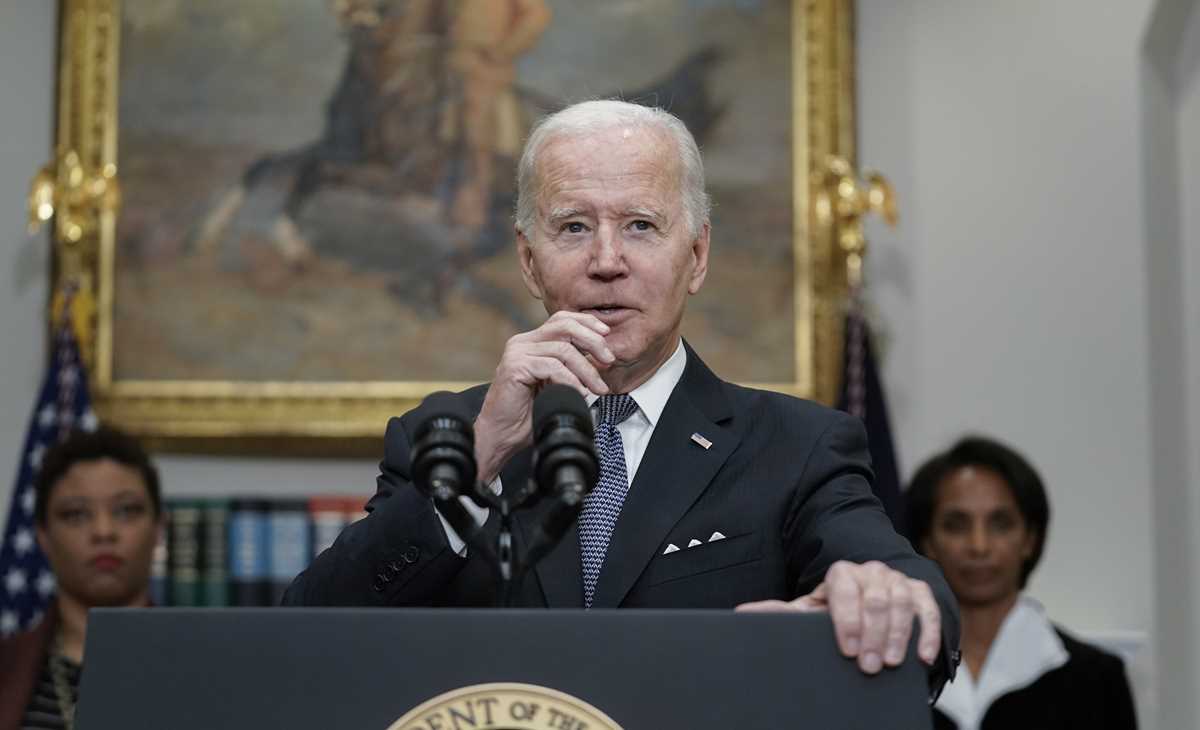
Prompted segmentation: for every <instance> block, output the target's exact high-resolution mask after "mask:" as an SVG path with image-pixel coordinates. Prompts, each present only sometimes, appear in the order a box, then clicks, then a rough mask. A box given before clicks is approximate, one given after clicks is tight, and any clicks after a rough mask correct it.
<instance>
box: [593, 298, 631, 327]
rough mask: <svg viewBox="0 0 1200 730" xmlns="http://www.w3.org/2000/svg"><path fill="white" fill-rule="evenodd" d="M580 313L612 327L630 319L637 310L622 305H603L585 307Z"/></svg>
mask: <svg viewBox="0 0 1200 730" xmlns="http://www.w3.org/2000/svg"><path fill="white" fill-rule="evenodd" d="M579 311H581V312H583V313H585V314H590V315H592V316H594V317H596V318H597V319H599V320H600V321H601V322H603V323H604V324H607V325H609V326H610V327H611V326H612V325H615V324H620V323H621V322H623V321H625V320H626V319H628V318H629V317H630V316H632V315H633V313H634V311H635V310H633V309H631V308H629V307H626V306H622V305H620V304H614V303H603V304H598V305H596V306H594V307H584V308H583V309H580V310H579Z"/></svg>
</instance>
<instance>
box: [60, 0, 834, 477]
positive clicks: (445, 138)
mask: <svg viewBox="0 0 1200 730" xmlns="http://www.w3.org/2000/svg"><path fill="white" fill-rule="evenodd" d="M851 10H852V9H851V4H850V1H849V0H652V1H648V0H636V1H634V0H612V1H608V2H603V3H578V2H574V0H256V2H253V3H245V2H240V1H239V0H207V1H206V2H204V3H192V2H184V1H183V0H63V3H62V13H61V62H60V65H61V70H60V89H59V118H58V135H57V140H58V149H57V160H58V165H59V166H60V167H61V166H62V165H63V164H65V162H64V160H65V161H67V162H70V163H71V164H76V165H77V166H78V167H79V168H80V170H81V174H82V175H83V176H84V179H91V178H98V179H105V180H109V181H111V183H112V184H111V185H110V190H109V193H110V194H109V195H107V196H106V197H104V198H103V199H99V198H98V199H97V200H95V201H93V203H91V204H89V205H87V206H84V210H83V211H82V212H78V215H77V216H76V220H78V221H79V226H78V227H77V228H76V229H75V230H73V231H71V232H70V233H69V234H68V233H65V232H64V231H63V227H62V226H61V225H60V226H58V238H59V247H60V257H59V260H60V267H63V266H65V267H68V268H70V267H78V268H79V269H80V272H79V273H80V274H81V275H82V276H83V277H84V279H85V280H86V281H88V282H90V283H91V284H92V285H93V286H94V288H95V293H96V301H97V307H96V312H95V317H94V321H93V322H91V324H90V329H91V334H90V336H89V337H87V338H86V342H85V345H86V347H85V350H86V353H85V357H86V359H87V360H88V361H89V362H90V363H91V370H90V372H91V375H92V380H93V388H94V392H95V400H96V405H97V409H98V411H99V412H100V414H101V416H102V417H103V418H106V419H108V420H110V421H112V422H114V423H116V424H118V425H121V426H123V427H125V428H127V429H129V430H130V431H132V432H134V433H137V434H139V435H141V436H143V437H146V438H149V439H151V440H152V441H155V442H157V443H158V444H159V445H160V446H161V445H164V444H165V445H166V446H168V447H175V448H182V449H186V450H196V449H199V450H208V449H211V448H218V449H221V450H223V451H229V450H230V449H232V450H234V451H238V450H260V449H259V447H260V446H263V445H266V446H267V447H269V448H272V449H278V448H285V449H286V448H287V446H288V445H291V446H293V447H295V448H297V449H302V450H304V451H306V452H313V451H345V449H346V448H351V449H352V450H356V451H366V452H369V453H374V452H375V451H377V448H378V446H377V444H378V439H379V436H380V435H381V434H382V432H383V428H384V425H385V422H386V419H387V418H388V417H389V416H391V415H395V414H399V413H402V412H404V411H405V410H407V409H408V408H410V407H411V406H412V405H413V404H414V403H415V402H416V401H418V400H419V399H421V398H422V397H423V396H424V395H426V394H428V393H429V392H431V391H434V390H442V389H460V388H464V387H467V386H469V385H472V384H474V383H479V382H483V381H486V380H487V379H488V378H489V377H490V375H491V372H492V370H493V369H494V367H495V363H496V361H497V360H498V358H499V355H500V353H501V351H502V349H503V346H504V343H505V341H506V340H507V339H508V338H509V337H510V336H512V335H513V334H515V333H517V332H520V331H524V330H527V329H530V328H532V327H534V326H536V325H537V324H538V323H539V322H540V321H541V320H542V318H543V317H544V316H545V312H544V311H542V310H541V308H540V303H539V302H537V301H536V300H534V299H533V298H532V297H530V296H529V295H528V294H527V292H526V291H525V289H524V286H523V284H522V283H521V279H520V275H519V271H518V267H517V260H516V255H515V242H514V237H513V233H512V208H513V198H514V188H515V185H514V182H513V180H514V170H515V159H516V157H517V156H518V155H519V151H520V148H521V144H522V142H523V139H524V136H525V135H526V133H527V132H528V130H529V128H530V125H531V124H532V123H533V122H534V121H535V120H536V119H537V118H538V117H539V116H541V115H544V114H546V113H548V112H552V111H554V110H555V109H558V108H561V107H562V106H563V105H565V104H567V103H570V102H573V101H579V100H584V99H589V98H608V97H619V98H624V99H627V100H630V101H635V102H639V103H647V104H652V105H657V106H662V107H664V108H666V109H668V110H670V111H672V112H673V113H675V114H676V115H677V116H679V117H680V118H681V119H683V121H684V122H685V123H686V124H687V125H688V127H689V128H690V129H691V130H692V132H693V133H694V134H695V136H696V137H697V140H698V141H699V143H700V146H701V149H702V151H703V154H704V158H705V165H706V173H707V178H708V185H709V192H710V194H711V195H712V197H713V200H714V208H713V215H712V225H713V234H712V241H713V246H712V254H711V256H712V260H711V265H710V271H709V276H708V280H707V282H706V283H705V286H704V288H703V290H702V291H701V292H700V294H699V295H697V296H696V297H694V298H693V300H692V301H691V302H689V306H688V311H687V315H686V317H685V321H684V335H685V337H687V338H688V340H689V341H690V342H691V343H693V344H694V345H695V347H696V349H697V350H698V351H699V352H701V353H703V354H704V357H705V359H706V360H707V361H708V363H709V364H710V365H711V366H713V368H714V369H715V370H716V372H718V373H721V374H722V376H724V377H725V378H727V379H731V380H735V381H738V382H743V383H748V384H753V385H756V386H760V387H767V388H772V389H775V390H780V391H784V392H788V393H793V394H796V395H800V396H805V397H812V398H816V399H819V400H824V401H829V400H831V399H832V398H833V397H834V394H835V392H836V389H837V384H838V370H839V367H840V347H841V339H842V332H841V327H842V324H841V323H842V308H841V301H840V296H841V294H842V292H843V287H844V282H843V279H844V274H843V273H842V271H841V268H840V267H841V266H842V263H841V261H840V260H839V258H838V257H839V253H838V251H837V244H836V241H835V237H834V233H833V232H832V231H826V230H824V229H822V228H820V227H819V226H817V225H816V224H815V218H814V214H813V212H812V208H813V205H812V201H813V196H814V186H815V185H817V184H818V182H817V181H818V178H819V177H820V176H819V175H818V170H819V168H820V166H821V165H823V164H824V160H825V159H826V158H827V157H828V156H829V155H833V154H838V155H841V156H843V157H847V158H850V159H852V158H853V154H854V149H853V136H854V135H853V96H852V91H853V83H852V80H853V53H852V48H853V44H852V33H851V26H852V18H851ZM58 174H59V176H60V177H61V176H62V174H63V173H62V171H61V170H60V171H59V173H58ZM88 176H91V177H90V178H89V177H88ZM118 186H119V188H118ZM117 189H119V191H120V196H119V202H118V200H117V197H118V196H116V195H115V194H112V193H113V192H114V191H115V190H117ZM60 215H61V214H60Z"/></svg>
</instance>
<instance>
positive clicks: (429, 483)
mask: <svg viewBox="0 0 1200 730" xmlns="http://www.w3.org/2000/svg"><path fill="white" fill-rule="evenodd" d="M412 415H413V418H415V419H417V426H416V428H415V429H413V447H412V476H413V483H414V484H415V485H416V487H417V489H419V490H421V492H422V493H424V494H427V495H429V496H431V497H433V498H434V499H436V500H439V501H445V500H448V499H451V498H453V497H456V496H458V495H460V494H464V493H466V492H468V491H470V490H471V489H472V488H473V487H474V484H475V469H476V465H475V430H474V426H473V424H472V422H473V420H474V419H473V418H472V416H471V413H470V411H469V410H468V409H467V408H466V406H465V405H464V404H463V402H462V398H461V397H459V396H457V395H455V394H454V393H447V392H445V391H439V392H437V393H431V394H430V395H429V396H428V397H427V398H425V400H424V401H422V403H421V405H420V406H418V407H417V409H416V410H415V411H413V414H412Z"/></svg>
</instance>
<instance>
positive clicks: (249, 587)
mask: <svg viewBox="0 0 1200 730" xmlns="http://www.w3.org/2000/svg"><path fill="white" fill-rule="evenodd" d="M268 513H269V503H268V502H266V501H263V500H249V499H237V500H234V501H233V502H232V503H231V505H230V512H229V581H230V588H231V590H230V594H231V595H230V602H231V603H232V604H233V605H235V606H267V605H270V603H271V582H270V569H271V563H270V560H271V557H270V540H271V537H270V531H269V529H268V524H267V516H268Z"/></svg>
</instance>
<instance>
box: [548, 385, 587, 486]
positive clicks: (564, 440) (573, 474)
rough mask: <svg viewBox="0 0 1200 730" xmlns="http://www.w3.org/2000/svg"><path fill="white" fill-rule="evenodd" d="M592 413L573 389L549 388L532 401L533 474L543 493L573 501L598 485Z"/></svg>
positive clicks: (564, 387)
mask: <svg viewBox="0 0 1200 730" xmlns="http://www.w3.org/2000/svg"><path fill="white" fill-rule="evenodd" d="M593 430H594V426H593V423H592V412H591V410H590V409H589V408H588V406H587V401H585V400H584V399H583V396H581V395H580V394H579V393H578V392H576V391H575V389H573V388H569V387H567V386H565V385H548V386H546V387H545V388H543V389H542V392H541V393H539V394H538V396H537V398H535V399H534V401H533V443H534V453H533V473H534V479H535V480H536V482H537V485H538V489H539V491H541V492H542V493H554V494H557V495H558V496H559V498H565V499H568V500H572V501H579V500H582V499H583V495H585V494H587V493H588V492H589V491H591V490H592V487H594V486H595V485H596V476H597V474H598V473H599V464H598V462H597V460H596V449H595V444H594V443H593V441H592V439H593Z"/></svg>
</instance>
